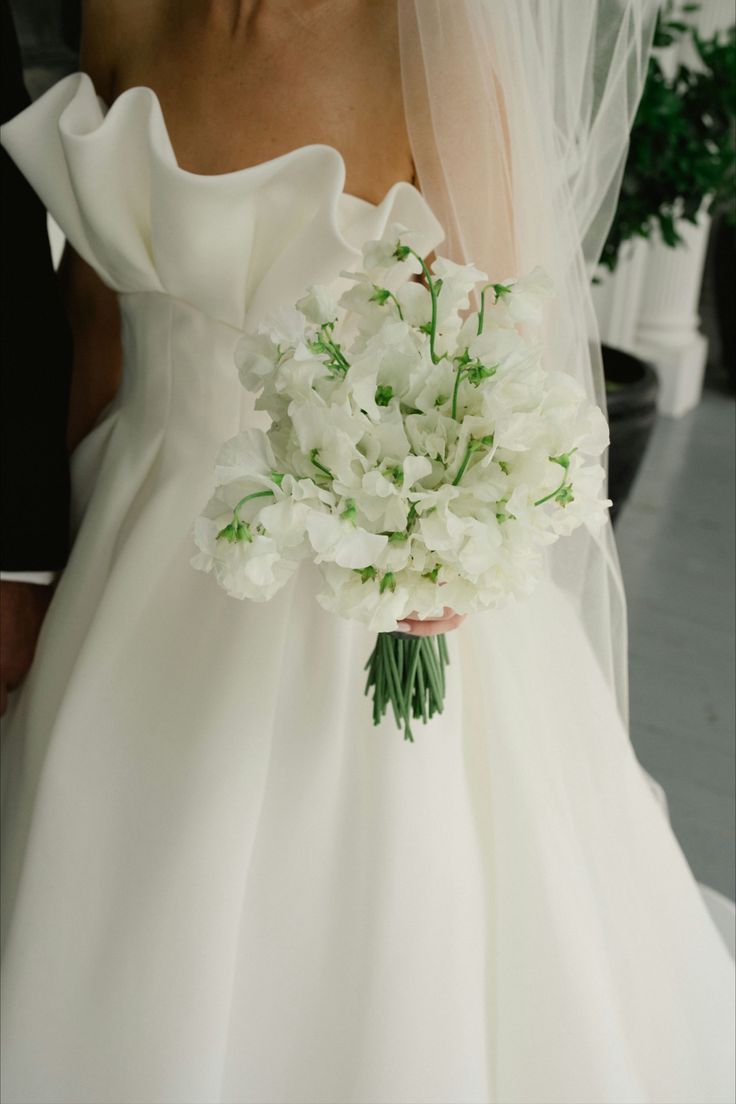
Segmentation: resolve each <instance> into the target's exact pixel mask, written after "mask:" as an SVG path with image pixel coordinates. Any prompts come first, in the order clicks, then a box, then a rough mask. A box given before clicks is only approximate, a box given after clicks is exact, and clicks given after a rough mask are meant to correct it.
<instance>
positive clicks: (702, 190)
mask: <svg viewBox="0 0 736 1104" xmlns="http://www.w3.org/2000/svg"><path fill="white" fill-rule="evenodd" d="M699 7H700V5H699V4H684V5H681V6H680V7H679V8H676V7H675V5H674V4H673V3H669V4H668V5H667V6H666V7H665V8H664V9H663V10H662V11H660V14H659V17H658V20H657V28H656V32H655V37H654V49H653V52H652V56H651V58H650V60H649V72H648V76H647V81H646V84H645V87H644V93H643V95H642V99H641V102H640V104H639V110H638V112H637V115H636V119H635V121H634V126H633V129H632V132H631V142H630V146H629V154H628V158H627V161H626V168H625V170H624V177H623V183H622V186H621V194H620V197H619V204H618V208H617V210H616V215H615V217H614V221H613V225H612V226H611V230H610V233H609V235H608V239H607V241H606V244H605V246H604V247H603V254H602V256H601V264H603V265H605V267H606V268H609V269H610V270H611V271H613V269H615V267H616V264H617V261H618V257H619V250H620V248H621V246H622V244H623V243H624V242H626V241H629V240H630V239H632V238H634V237H642V238H649V237H650V236H651V234H652V231H653V230H654V229H655V227H658V228H659V231H660V233H661V236H662V240H663V241H664V242H665V243H666V244H667V245H669V246H677V245H679V244H680V243H681V241H682V238H681V236H680V234H679V233H678V229H677V222H678V219H680V218H684V219H686V220H687V221H689V222H695V220H696V216H697V214H698V212H699V210H700V209H701V207H702V206H704V207H705V210H707V211H710V212H711V213H716V212H718V211H723V212H725V215H726V217H727V218H728V220H729V221H730V222H732V223H734V222H736V206H735V204H734V187H735V185H736V27H731V28H729V30H728V31H726V32H720V33H718V34H716V35H714V36H713V37H712V38H709V39H703V38H701V37H700V35H699V34H698V32H697V29H696V28H695V27H694V26H693V24H692V23H691V22H690V19H689V17H690V16H691V14H692V13H693V12H696V11H697V10H698V9H699ZM687 39H689V40H690V41H691V42H692V44H693V47H694V49H695V51H696V53H697V55H698V58H699V60H700V62H701V64H702V68H701V67H698V68H692V67H690V66H688V65H685V64H682V63H681V64H679V65H678V67H677V71H676V72H675V73H674V74H673V75H672V76H668V75H667V74H666V72H665V69H664V68H663V65H662V62H661V61H660V55H659V53H658V52H659V51H661V50H663V49H667V48H668V47H671V46H674V45H676V44H678V43H682V42H684V41H685V40H687Z"/></svg>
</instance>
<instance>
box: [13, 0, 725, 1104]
mask: <svg viewBox="0 0 736 1104" xmlns="http://www.w3.org/2000/svg"><path fill="white" fill-rule="evenodd" d="M653 15H654V8H653V5H652V4H651V3H650V2H649V0H621V2H620V3H617V4H611V3H610V2H609V0H601V2H599V3H598V2H596V0H586V3H585V4H573V3H570V0H546V2H545V4H539V3H536V2H535V0H398V2H394V0H371V2H368V0H251V2H246V0H243V2H241V3H238V2H237V0H184V2H181V3H176V4H174V3H172V2H171V0H157V2H156V3H149V2H143V0H135V2H130V0H126V2H125V3H122V2H118V0H116V2H115V3H109V2H105V3H102V0H90V2H89V3H88V4H87V5H86V10H85V14H84V34H83V50H82V68H83V70H84V72H83V73H81V74H75V75H73V76H70V77H67V78H65V79H64V80H62V81H60V82H59V83H58V84H57V85H55V86H54V87H53V88H51V89H50V90H49V91H48V92H47V93H46V94H45V95H44V96H43V97H41V99H40V100H38V101H37V102H36V103H35V104H33V105H32V106H31V107H29V108H28V109H27V110H26V111H24V112H23V113H22V114H21V115H20V116H18V117H17V118H16V119H14V120H13V121H11V122H10V123H9V124H8V125H7V126H6V127H4V128H3V132H2V138H3V144H4V145H5V147H6V148H7V150H8V152H9V153H10V155H11V156H12V157H13V159H14V160H15V161H16V163H17V164H18V165H19V167H20V168H21V170H22V171H23V172H24V173H25V174H26V176H27V177H28V179H29V180H30V181H31V183H32V184H33V186H34V188H35V189H36V190H37V192H38V193H39V195H40V196H41V198H42V200H43V201H44V203H45V204H46V206H47V207H48V209H49V210H50V211H51V213H52V214H53V215H54V217H55V218H56V220H57V222H58V223H59V224H60V225H61V227H62V229H63V230H64V232H65V234H66V236H67V239H68V242H69V243H70V246H71V249H72V250H73V253H71V255H70V258H69V260H68V262H67V264H66V268H67V277H68V284H69V295H70V303H71V306H70V315H71V318H72V321H73V324H74V325H75V327H76V334H75V337H76V350H77V351H76V358H77V362H76V366H75V381H76V383H75V387H76V391H75V398H74V417H73V427H74V435H75V438H76V439H78V440H79V441H80V443H79V444H78V447H77V448H76V450H75V453H74V456H73V461H72V466H73V473H72V474H73V488H74V511H75V519H74V524H75V529H76V540H75V545H74V549H73V553H72V556H71V559H70V562H69V565H68V568H67V569H66V571H65V572H64V574H63V577H62V578H61V581H60V583H59V586H58V589H57V591H56V594H55V596H54V599H53V602H52V605H51V608H50V611H49V614H48V617H47V620H46V623H45V625H44V630H43V633H42V636H41V639H40V642H39V647H38V652H37V657H36V662H35V664H34V667H33V669H32V672H31V675H30V677H29V679H28V680H27V681H26V683H25V685H24V687H23V689H22V691H21V692H20V693H19V694H18V695H17V696H16V699H15V701H14V703H13V707H12V710H11V714H12V715H11V716H10V720H9V724H8V727H7V732H6V733H5V738H4V746H3V754H4V767H5V779H4V809H3V818H4V826H5V827H4V848H5V855H4V862H3V876H4V882H5V885H4V894H3V903H4V908H5V915H4V963H5V965H4V975H5V988H4V998H3V999H4V1007H3V1016H2V1028H3V1058H4V1061H3V1075H2V1076H3V1099H4V1101H5V1102H6V1104H24V1102H28V1104H30V1102H33V1104H40V1102H48V1104H52V1102H53V1104H58V1102H61V1101H67V1102H70V1104H72V1102H74V1104H81V1102H87V1104H93V1102H94V1104H103V1102H109V1104H113V1102H114V1104H120V1102H121V1101H126V1102H137V1104H151V1102H156V1104H183V1102H187V1104H193V1102H201V1104H214V1102H218V1104H219V1102H232V1104H235V1102H237V1104H285V1102H289V1104H307V1102H309V1104H440V1102H441V1104H473V1102H493V1104H522V1102H524V1104H526V1102H535V1104H551V1102H560V1104H562V1102H564V1104H578V1102H579V1104H584V1102H585V1104H591V1102H610V1104H624V1102H631V1104H634V1102H636V1104H644V1102H647V1104H648V1102H657V1104H693V1102H694V1101H698V1102H703V1104H706V1102H708V1104H715V1102H722V1104H726V1102H727V1101H730V1100H731V1099H732V1094H733V1084H732V1069H733V1061H732V1053H731V1040H732V1023H733V1007H732V991H733V974H732V963H731V960H730V958H729V955H728V953H727V951H726V949H725V947H724V946H723V944H722V943H721V941H720V937H719V935H718V933H717V932H716V929H715V927H714V926H713V923H712V921H711V919H710V917H709V915H708V912H707V910H706V908H705V906H704V904H703V901H702V898H701V896H700V894H699V891H698V888H697V885H696V883H695V881H694V879H693V876H692V874H691V872H690V870H689V869H688V867H687V864H686V862H685V859H684V857H683V855H682V853H681V852H680V850H679V848H678V845H677V843H676V842H675V839H674V837H673V835H672V832H671V830H670V828H669V825H668V823H667V821H666V818H665V816H664V815H663V813H662V811H661V808H660V806H659V804H658V802H657V801H656V799H655V797H654V795H653V793H652V789H651V787H650V786H649V784H648V782H647V779H646V778H645V776H644V774H643V772H642V770H641V768H640V767H639V765H638V763H637V761H636V759H635V757H634V755H633V751H632V748H631V745H630V743H629V741H628V738H627V735H626V679H625V671H626V661H625V616H624V607H623V599H622V592H621V584H620V575H619V572H618V567H617V561H616V556H615V549H614V546H613V542H612V537H611V533H610V530H609V529H606V530H605V531H604V533H603V535H602V536H600V537H597V538H594V537H592V536H590V535H588V534H583V533H579V534H577V535H576V536H575V537H574V538H570V539H569V540H568V541H565V542H562V544H561V545H560V546H556V549H555V550H554V555H550V559H549V569H548V571H547V573H546V575H545V579H544V581H543V583H542V584H540V586H539V588H538V589H537V591H536V592H535V594H534V595H533V596H532V597H531V598H530V599H529V600H528V601H526V602H525V603H521V604H519V605H515V606H510V607H508V608H506V609H504V610H501V611H498V612H494V613H491V614H483V615H478V616H476V617H471V618H469V619H468V620H467V621H466V622H465V623H464V624H463V625H462V626H461V627H460V628H459V631H457V632H453V633H452V635H451V638H450V640H451V645H450V649H451V662H452V671H453V677H452V679H451V680H450V686H449V690H448V700H447V704H446V709H445V712H444V713H443V714H442V715H441V716H439V717H436V718H435V719H434V720H433V721H432V722H430V724H429V725H427V726H426V727H423V728H422V730H421V735H420V737H419V735H418V737H417V741H416V743H415V744H414V745H407V744H405V743H404V741H402V740H401V739H400V738H398V736H397V734H396V732H395V731H394V729H393V727H392V725H390V724H389V723H388V722H387V723H386V725H385V727H379V728H378V729H376V730H374V729H373V728H372V726H371V722H370V710H369V709H367V708H366V705H365V700H364V699H363V697H362V685H361V682H360V670H361V665H362V660H363V659H364V658H365V656H366V655H367V654H368V652H369V651H370V648H371V647H372V642H371V640H370V637H369V634H367V633H366V632H365V630H364V629H363V628H362V627H360V626H358V625H356V624H354V623H349V622H345V621H342V620H340V619H338V618H336V617H333V616H330V615H329V614H327V613H326V612H325V611H323V610H321V609H320V607H319V606H318V605H317V603H316V602H315V601H314V592H315V585H314V583H315V580H314V577H313V574H312V572H311V570H310V569H308V568H304V569H303V570H302V571H301V572H300V574H299V575H298V576H297V577H296V578H295V579H294V580H293V581H292V583H291V584H289V586H288V587H287V588H285V589H284V591H282V592H281V593H280V594H279V595H278V596H277V597H276V598H275V599H274V600H273V601H272V602H270V603H269V604H268V605H264V606H260V605H252V604H247V603H246V604H240V603H238V602H235V601H233V600H232V599H230V598H228V597H227V596H226V595H224V594H223V593H222V592H221V591H219V590H218V589H217V588H216V587H215V586H214V584H213V583H212V582H211V580H209V579H208V578H206V577H204V576H202V575H200V574H198V573H195V572H194V571H193V570H192V569H191V567H190V566H189V561H190V559H191V557H192V554H193V552H194V548H193V543H192V535H191V530H192V522H193V519H194V518H195V517H196V515H197V514H198V513H199V511H200V509H201V507H202V505H203V504H204V503H205V502H206V500H207V498H208V497H209V494H210V492H211V478H212V464H213V459H214V455H215V453H216V451H217V447H218V445H219V443H220V442H221V441H222V440H223V439H224V438H226V437H228V436H232V435H233V434H234V433H236V432H237V431H238V430H240V429H241V428H243V427H245V426H247V425H249V424H253V422H254V419H255V418H256V417H257V415H256V414H255V413H254V411H253V403H252V398H250V397H248V396H246V397H245V398H243V392H242V389H241V388H240V385H239V382H238V380H237V375H236V373H235V370H234V367H233V348H234V346H235V344H236V342H237V340H238V336H239V334H240V333H241V332H242V330H243V329H244V328H246V329H247V328H250V327H252V326H254V325H256V324H257V323H258V320H259V318H260V317H261V316H262V315H263V314H265V313H266V312H268V311H270V310H271V309H273V308H274V307H278V306H279V305H282V304H288V303H292V302H293V301H294V300H295V299H297V298H298V297H299V296H300V295H301V294H303V292H304V289H305V288H306V286H307V285H309V284H312V283H316V282H323V283H326V282H330V281H333V280H336V279H337V278H338V277H339V273H340V272H341V271H342V270H345V269H348V268H350V267H351V266H353V265H354V264H355V261H356V257H357V256H358V253H357V250H358V248H359V247H360V245H361V244H362V243H363V242H364V241H365V240H367V239H370V238H378V237H380V236H381V234H382V232H383V231H384V230H385V228H386V227H387V226H388V225H390V224H391V223H394V222H400V223H403V224H404V225H406V226H410V227H411V228H412V229H413V230H415V231H416V232H417V233H418V234H420V235H421V236H422V237H423V239H424V242H425V246H426V252H427V253H429V252H431V251H432V250H433V249H435V248H437V247H438V246H439V245H440V243H442V253H443V254H446V255H450V256H453V257H454V258H455V259H456V260H472V261H474V262H475V263H477V264H478V265H479V266H480V267H482V268H483V269H484V270H485V271H487V272H488V273H489V274H490V275H491V278H492V279H503V278H504V277H507V276H509V275H512V274H519V273H521V272H524V271H527V270H529V269H530V268H532V267H533V266H534V265H535V264H541V265H542V266H543V267H545V268H546V269H547V270H548V271H549V272H550V273H551V274H552V276H553V278H554V280H555V285H556V288H557V300H556V305H555V308H554V310H553V311H552V312H551V314H552V317H551V319H550V321H549V323H548V333H547V335H546V341H547V347H548V348H549V349H550V350H551V355H552V356H553V357H554V358H555V360H556V361H557V362H558V363H559V365H560V366H563V367H566V368H567V370H569V371H570V372H571V373H572V374H574V375H575V376H576V377H577V378H578V379H579V380H580V381H581V382H582V383H583V384H584V385H585V387H586V389H587V390H588V393H589V394H590V395H591V396H596V397H597V398H598V400H599V401H602V393H601V390H600V380H601V376H600V351H599V346H598V342H597V339H596V334H595V323H594V321H593V316H592V311H591V307H590V296H589V290H588V288H589V279H590V274H591V269H592V266H593V265H594V263H595V260H596V258H597V256H598V252H599V250H600V247H601V244H602V241H603V237H604V235H605V232H606V229H607V226H608V221H609V219H610V215H611V212H612V209H613V208H612V205H613V204H614V203H615V199H616V193H617V189H618V184H619V182H620V173H621V167H622V163H623V157H624V154H625V145H626V135H627V132H628V127H629V125H630V122H631V118H632V115H633V111H634V109H635V106H636V100H637V96H638V92H639V91H640V89H641V82H642V80H643V76H644V73H645V69H646V51H647V46H648V43H649V41H650V38H651V32H652V19H653ZM39 324H42V320H39ZM120 363H122V373H121V379H120V381H119V382H118V374H119V370H118V366H119V364H120ZM31 462H32V457H31ZM563 546H564V547H563ZM458 622H459V619H457V618H454V617H453V616H452V615H451V614H449V613H448V619H447V623H440V624H439V625H436V624H435V625H429V626H428V625H426V624H425V625H421V624H419V623H416V624H415V625H414V629H415V631H417V632H434V631H441V630H448V629H454V628H456V627H457V625H458Z"/></svg>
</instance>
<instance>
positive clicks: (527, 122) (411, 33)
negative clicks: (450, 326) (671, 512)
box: [399, 0, 659, 723]
mask: <svg viewBox="0 0 736 1104" xmlns="http://www.w3.org/2000/svg"><path fill="white" fill-rule="evenodd" d="M658 6H659V5H658V0H583V2H577V0H399V31H400V42H401V65H402V80H403V89H404V101H405V110H406V116H407V123H408V127H409V137H410V140H411V145H412V151H413V156H414V162H415V165H416V170H417V175H418V179H419V185H420V187H421V190H422V192H423V193H424V195H425V196H426V198H427V200H428V202H429V203H430V205H431V206H432V208H433V209H434V211H435V213H436V214H437V216H438V218H439V219H440V221H441V222H442V223H443V225H444V227H445V231H446V240H445V242H444V243H443V245H442V247H441V252H442V253H443V254H445V255H447V256H450V257H452V258H453V259H454V260H456V261H461V262H462V261H473V262H474V263H475V264H477V265H478V266H479V267H480V268H482V269H483V270H484V271H485V272H487V273H488V274H489V276H491V278H492V279H494V280H503V279H504V278H506V277H509V276H512V275H521V274H523V273H524V272H526V271H528V270H530V269H531V268H533V267H534V266H535V265H538V264H539V265H542V267H544V268H545V269H546V270H547V271H548V272H549V274H550V276H551V277H552V279H553V280H554V283H555V291H556V298H555V303H554V308H553V309H552V310H550V311H548V316H549V317H548V322H547V332H546V335H545V337H546V342H547V348H548V350H549V352H548V363H549V364H550V366H552V367H555V368H562V369H564V370H566V371H569V372H570V373H571V374H573V375H574V376H575V377H576V378H577V379H578V380H579V381H580V382H581V383H582V384H583V385H584V387H585V388H586V391H587V392H588V394H589V395H590V396H591V397H592V398H594V399H595V401H596V402H598V404H599V405H601V406H602V407H603V408H604V409H605V390H604V384H603V370H602V363H601V351H600V341H599V337H598V331H597V326H596V321H595V316H594V313H593V307H592V302H591V295H590V286H591V277H592V273H593V269H594V267H595V264H596V262H597V259H598V256H599V254H600V251H601V249H602V246H603V243H604V241H605V236H606V233H607V231H608V228H609V226H610V223H611V219H612V218H613V214H614V211H615V205H616V199H617V196H618V192H619V187H620V183H621V177H622V173H623V167H624V163H625V158H626V151H627V147H628V138H629V131H630V128H631V123H632V122H633V117H634V114H635V111H636V107H637V104H638V101H639V97H640V95H641V91H642V88H643V83H644V79H645V76H646V70H647V57H648V53H649V48H650V45H651V41H652V36H653V32H654V23H655V20H656V13H657V8H658ZM549 563H550V571H551V572H552V574H553V576H554V578H555V580H556V582H557V583H558V584H559V585H560V586H562V587H563V588H564V589H565V591H566V592H567V593H568V594H569V596H570V599H571V601H572V602H573V603H574V604H575V606H576V608H577V610H578V613H579V616H580V619H581V621H582V622H583V624H584V625H585V628H586V630H587V633H588V636H589V638H590V642H591V645H592V647H593V649H594V651H595V653H596V655H597V657H598V660H599V662H600V664H601V667H602V668H603V670H604V672H605V674H606V677H607V678H608V680H609V682H610V685H611V688H612V691H613V693H614V694H615V695H616V700H617V702H618V707H619V710H620V712H621V716H622V718H623V720H624V723H627V722H628V704H627V702H628V678H627V639H626V605H625V596H624V591H623V585H622V581H621V573H620V569H619V565H618V558H617V555H616V549H615V544H614V541H613V534H612V531H611V527H610V524H607V525H606V527H605V528H604V529H603V530H602V531H601V532H599V533H597V534H596V535H591V534H590V533H589V532H588V531H587V530H578V531H577V532H576V533H575V534H574V536H573V537H572V538H569V539H566V540H564V541H561V542H560V543H559V544H558V545H556V546H555V547H554V548H553V549H552V550H551V555H550V561H549Z"/></svg>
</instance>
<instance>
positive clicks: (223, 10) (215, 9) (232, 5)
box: [191, 0, 345, 35]
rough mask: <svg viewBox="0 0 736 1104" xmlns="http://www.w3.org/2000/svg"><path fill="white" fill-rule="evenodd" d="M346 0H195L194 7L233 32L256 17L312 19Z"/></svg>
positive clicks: (208, 18) (207, 17)
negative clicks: (322, 11) (323, 10)
mask: <svg viewBox="0 0 736 1104" xmlns="http://www.w3.org/2000/svg"><path fill="white" fill-rule="evenodd" d="M338 2H340V3H342V4H343V5H344V4H345V0H194V3H193V4H192V5H191V6H192V7H196V8H197V9H198V10H199V14H200V18H201V17H202V16H204V18H205V19H206V20H207V21H208V22H211V23H213V24H217V25H219V26H220V27H223V26H225V27H227V29H228V30H229V32H230V34H231V35H237V34H238V33H239V32H242V31H244V30H246V29H247V28H248V26H249V25H250V24H252V23H253V21H254V20H255V19H256V18H259V17H260V18H262V17H276V18H279V17H283V18H287V19H290V20H297V21H308V20H310V19H312V18H313V17H314V16H316V15H318V14H319V12H320V10H321V9H323V8H330V7H333V6H334V5H335V4H336V3H338Z"/></svg>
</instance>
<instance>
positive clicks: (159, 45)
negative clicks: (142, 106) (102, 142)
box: [113, 0, 413, 203]
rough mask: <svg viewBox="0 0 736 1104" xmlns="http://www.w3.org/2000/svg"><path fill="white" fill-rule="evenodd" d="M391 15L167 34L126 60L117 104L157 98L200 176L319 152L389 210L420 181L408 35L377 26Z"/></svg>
mask: <svg viewBox="0 0 736 1104" xmlns="http://www.w3.org/2000/svg"><path fill="white" fill-rule="evenodd" d="M384 6H385V4H384V3H383V2H382V0H379V2H378V4H377V5H364V4H361V5H359V11H360V17H359V18H358V17H355V15H353V16H352V17H351V12H352V10H353V8H354V5H353V4H352V3H350V2H348V3H344V4H337V5H335V4H331V5H330V4H328V5H327V9H328V10H327V11H325V12H324V14H322V15H321V16H320V17H319V18H317V17H316V16H315V17H314V18H312V19H306V18H297V17H294V18H292V19H291V20H290V21H289V20H285V19H282V20H281V22H278V23H276V22H274V25H269V23H268V19H266V20H265V25H264V26H262V25H261V23H262V22H263V21H261V22H259V23H257V24H256V25H255V26H254V27H253V28H252V30H251V32H250V33H249V34H247V35H245V36H243V37H238V36H237V35H231V36H224V35H223V34H222V33H221V32H220V31H219V30H218V28H217V27H212V26H210V27H208V28H207V27H206V28H205V29H204V30H205V33H202V27H200V26H192V27H187V26H184V27H182V28H179V29H178V30H177V31H176V33H172V34H166V35H165V36H164V35H161V34H160V33H159V40H158V41H149V42H145V43H142V44H141V48H140V49H138V50H135V51H125V52H124V53H123V54H122V56H121V57H120V58H119V59H118V63H117V64H116V66H115V80H114V88H113V96H114V97H117V96H119V95H120V94H121V93H122V92H124V91H125V90H126V89H129V88H132V87H137V86H147V87H150V88H152V89H153V90H154V92H155V93H156V95H157V97H158V99H159V101H160V103H161V106H162V109H163V114H164V118H165V120H166V126H167V130H168V132H169V136H170V139H171V142H172V145H173V148H174V152H175V154H176V158H177V161H178V163H179V164H180V166H181V167H182V168H184V169H186V170H188V171H190V172H193V173H197V174H201V175H216V174H222V173H228V172H234V171H237V170H239V169H242V168H245V167H250V166H254V165H258V164H260V163H262V162H264V161H268V160H270V159H272V158H274V157H278V156H280V155H281V154H284V153H287V152H289V151H291V150H293V149H297V148H299V147H301V146H304V145H310V144H314V143H319V144H324V145H329V146H332V147H334V148H335V149H338V150H339V151H340V152H341V154H342V155H343V158H344V160H345V164H346V172H347V179H346V190H347V191H348V192H350V193H352V194H353V195H358V196H361V197H362V198H364V199H366V200H368V201H369V202H372V203H377V202H379V201H380V199H381V198H382V197H383V196H384V195H385V193H386V191H387V190H388V188H389V187H390V186H391V185H392V184H394V183H395V182H396V181H397V180H409V181H410V180H411V179H412V176H413V165H412V159H411V152H410V147H409V141H408V136H407V133H406V126H405V121H404V114H403V102H402V94H401V74H400V66H399V56H398V41H397V33H396V28H395V27H392V26H391V20H386V19H384V20H383V21H381V20H380V19H378V18H377V14H376V12H377V9H381V8H383V7H384ZM306 7H309V5H306ZM264 8H265V9H266V11H267V12H268V4H266V5H264ZM296 8H297V9H298V8H299V5H296Z"/></svg>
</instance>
